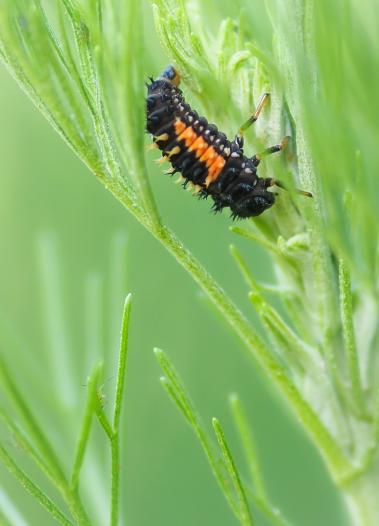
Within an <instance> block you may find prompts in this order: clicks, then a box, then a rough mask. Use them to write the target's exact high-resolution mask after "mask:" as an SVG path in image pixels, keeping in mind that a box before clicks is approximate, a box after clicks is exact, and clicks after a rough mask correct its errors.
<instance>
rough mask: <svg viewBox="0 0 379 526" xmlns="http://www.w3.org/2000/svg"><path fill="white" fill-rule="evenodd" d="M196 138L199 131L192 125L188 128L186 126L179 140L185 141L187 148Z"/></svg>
mask: <svg viewBox="0 0 379 526" xmlns="http://www.w3.org/2000/svg"><path fill="white" fill-rule="evenodd" d="M196 139H197V133H196V132H195V130H194V129H193V128H192V127H191V126H188V128H186V129H185V130H184V132H183V133H181V134H180V135H179V137H178V139H177V140H178V141H184V143H185V145H186V148H189V147H190V146H191V145H192V144H193V143H194V142H195V141H196Z"/></svg>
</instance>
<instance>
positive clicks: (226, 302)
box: [107, 181, 351, 478]
mask: <svg viewBox="0 0 379 526" xmlns="http://www.w3.org/2000/svg"><path fill="white" fill-rule="evenodd" d="M107 188H108V190H110V191H111V193H112V194H113V195H114V197H115V198H116V199H117V200H118V201H120V202H121V203H122V204H123V205H124V206H125V207H126V208H127V209H128V210H129V211H130V212H131V213H132V214H133V215H134V216H135V217H137V219H138V220H139V221H140V222H141V223H142V224H143V226H145V228H147V229H148V230H149V231H150V232H151V233H152V234H153V235H154V237H155V238H156V239H158V241H160V243H162V245H163V246H164V247H165V248H166V249H167V250H168V251H169V252H170V253H171V254H172V255H173V256H174V257H175V259H176V260H177V261H178V262H179V263H180V264H181V265H182V267H183V268H184V269H185V270H186V271H187V272H188V273H189V274H190V275H191V276H192V278H193V279H194V280H195V282H196V283H198V284H199V285H200V287H201V288H202V289H203V290H204V292H205V293H206V294H207V296H208V297H209V298H210V300H211V301H212V302H213V303H214V305H215V306H216V307H217V308H218V309H219V310H220V312H221V314H222V315H223V316H224V318H225V319H226V320H227V321H228V323H229V324H230V326H231V327H232V328H233V330H234V331H235V332H236V334H237V335H238V336H239V338H240V339H241V340H242V341H243V343H244V344H245V345H246V347H247V348H248V350H249V352H250V353H251V354H252V355H253V357H254V358H255V359H257V360H258V362H259V363H260V364H261V366H262V367H263V369H264V370H265V371H266V372H267V374H268V375H269V377H270V378H271V379H272V381H273V382H274V383H275V384H276V386H277V387H278V388H279V390H280V391H281V392H282V393H283V394H284V396H285V397H286V399H287V401H288V402H289V404H290V406H291V407H292V409H293V410H294V411H295V413H296V414H297V416H298V418H299V419H300V421H301V422H302V423H303V425H304V427H305V428H306V429H307V430H308V432H309V434H310V435H311V437H312V439H313V440H314V441H315V442H316V443H317V444H318V446H319V447H320V449H321V451H322V453H323V455H324V457H325V459H326V461H327V463H328V465H329V467H330V469H331V471H332V473H333V475H334V476H335V477H337V478H339V477H343V476H344V475H345V474H346V473H348V472H350V471H351V466H350V463H349V461H348V459H347V458H346V456H345V455H344V453H343V452H342V450H341V449H340V447H339V446H338V445H337V443H336V442H335V441H334V439H333V437H332V436H331V435H330V433H329V431H328V430H327V429H326V428H325V426H324V425H323V424H322V422H321V421H320V420H319V418H318V416H317V415H316V413H315V412H314V411H313V409H312V407H311V406H310V405H309V404H308V402H307V401H306V400H304V398H303V397H302V396H301V394H300V392H299V391H298V389H297V388H296V386H295V385H294V384H293V382H292V381H291V379H290V378H289V377H288V375H287V374H286V372H285V370H284V368H283V366H282V365H281V364H280V363H279V362H278V361H277V360H276V359H275V358H274V356H273V355H272V353H271V352H270V350H269V349H268V348H267V346H266V345H265V343H264V342H263V340H262V339H261V338H260V337H259V336H258V334H257V333H256V332H255V330H254V329H253V328H252V327H251V325H250V324H249V322H248V320H247V319H246V318H245V316H244V315H243V314H242V312H241V311H240V310H239V309H238V308H237V306H236V305H235V304H234V303H233V302H232V301H231V300H230V299H229V297H228V296H227V295H226V294H225V292H224V290H223V289H222V288H221V287H220V286H219V285H218V283H217V282H216V281H215V280H214V279H213V278H212V276H211V275H210V274H209V273H208V272H207V271H206V270H205V268H204V267H202V265H200V263H199V262H198V261H197V260H196V259H195V258H194V257H193V256H192V254H191V253H190V252H189V251H188V250H187V249H186V248H185V247H184V246H183V244H182V243H181V242H180V241H179V240H178V238H177V237H176V236H175V234H174V233H172V232H171V231H170V230H169V229H168V228H167V227H166V226H162V227H161V228H159V229H153V228H152V226H151V223H150V221H149V220H148V218H146V216H144V213H143V211H142V210H140V209H139V208H137V207H135V206H131V204H130V201H129V199H128V197H127V196H126V195H125V194H124V192H123V186H120V185H119V184H117V183H116V182H114V181H112V182H111V183H108V184H107Z"/></svg>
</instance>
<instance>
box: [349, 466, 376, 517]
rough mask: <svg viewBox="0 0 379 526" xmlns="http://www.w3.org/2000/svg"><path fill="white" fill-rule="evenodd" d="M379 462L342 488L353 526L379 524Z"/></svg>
mask: <svg viewBox="0 0 379 526" xmlns="http://www.w3.org/2000/svg"><path fill="white" fill-rule="evenodd" d="M378 468H379V461H378V460H377V461H376V462H375V463H374V464H373V465H372V466H371V467H370V469H369V470H367V471H365V472H364V473H362V474H361V475H360V476H359V477H358V478H356V479H354V480H353V481H352V482H350V483H349V484H347V485H346V486H344V487H342V488H341V489H342V495H343V497H344V499H345V502H346V505H347V509H348V510H349V512H350V523H351V526H377V525H378V524H379V498H378V488H379V469H378Z"/></svg>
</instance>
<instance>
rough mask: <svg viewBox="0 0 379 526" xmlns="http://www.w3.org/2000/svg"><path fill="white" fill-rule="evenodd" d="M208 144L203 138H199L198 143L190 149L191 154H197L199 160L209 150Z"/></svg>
mask: <svg viewBox="0 0 379 526" xmlns="http://www.w3.org/2000/svg"><path fill="white" fill-rule="evenodd" d="M208 146H209V145H208V143H207V142H205V141H204V139H203V138H202V136H201V135H200V137H198V138H197V139H196V141H195V142H194V143H193V144H191V147H190V148H189V151H190V152H195V155H196V157H197V158H198V159H199V158H200V157H201V156H202V155H203V153H204V152H205V151H206V150H207V149H208Z"/></svg>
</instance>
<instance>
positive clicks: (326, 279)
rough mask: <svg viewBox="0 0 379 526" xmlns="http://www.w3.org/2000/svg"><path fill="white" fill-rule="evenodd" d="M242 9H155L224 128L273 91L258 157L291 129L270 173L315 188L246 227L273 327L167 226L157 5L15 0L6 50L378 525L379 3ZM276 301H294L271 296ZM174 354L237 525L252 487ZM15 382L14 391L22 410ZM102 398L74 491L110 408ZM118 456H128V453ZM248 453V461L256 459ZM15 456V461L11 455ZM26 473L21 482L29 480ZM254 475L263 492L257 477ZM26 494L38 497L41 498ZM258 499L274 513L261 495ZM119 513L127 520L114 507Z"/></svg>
mask: <svg viewBox="0 0 379 526" xmlns="http://www.w3.org/2000/svg"><path fill="white" fill-rule="evenodd" d="M237 4H238V13H237V14H238V18H235V19H231V18H227V17H225V18H224V19H223V20H221V18H222V17H221V16H220V20H218V21H217V23H218V27H217V28H215V27H212V28H210V27H209V26H208V23H207V21H208V20H209V16H207V15H208V14H209V13H208V11H209V10H211V9H213V11H212V13H214V6H213V5H212V4H211V3H206V2H202V3H201V2H199V1H197V0H191V1H188V2H184V1H183V0H156V1H155V2H154V3H153V6H152V7H153V10H154V16H155V24H156V28H157V32H158V34H159V37H160V40H161V42H162V45H163V46H164V47H165V49H166V51H167V54H168V55H169V56H170V59H171V60H172V61H173V62H174V63H175V64H176V66H177V67H178V68H179V69H180V71H181V73H182V74H183V80H184V84H185V86H186V88H187V89H188V91H189V92H190V93H191V94H192V95H193V97H195V98H196V99H197V100H198V102H199V104H200V105H201V106H202V107H203V108H204V109H205V110H206V112H207V115H208V117H209V118H216V115H217V113H218V111H219V108H221V107H222V108H226V110H225V112H224V113H223V114H222V115H221V116H220V115H217V117H218V122H220V125H224V126H225V127H226V128H227V131H229V132H230V133H232V132H233V131H234V130H236V129H238V125H239V124H240V120H241V119H240V117H237V114H239V115H241V113H243V114H246V113H248V112H249V111H251V108H252V107H253V106H254V101H256V100H257V96H258V95H259V94H260V93H262V92H263V91H270V93H271V106H270V109H269V110H268V111H267V113H266V115H265V116H263V117H262V120H261V122H260V123H259V124H258V125H257V127H256V130H255V131H256V133H257V135H258V136H259V140H258V139H257V143H258V146H260V145H261V144H263V143H264V144H271V143H274V142H277V140H278V139H279V138H281V137H282V136H284V135H287V134H289V135H291V136H292V138H293V140H292V147H291V148H290V149H289V151H288V153H287V154H286V156H283V157H282V158H281V159H277V160H272V161H271V160H270V161H267V163H266V166H265V167H264V168H263V171H262V173H263V174H265V175H266V174H267V176H272V175H273V173H274V172H275V176H276V177H278V176H279V178H281V179H282V180H283V181H284V182H285V183H286V184H287V185H288V187H289V188H290V189H291V188H293V187H294V186H299V187H301V188H304V189H306V190H309V191H311V192H312V193H313V195H314V199H313V200H305V199H302V198H301V197H300V196H296V195H295V194H294V193H293V192H289V194H288V195H283V194H281V196H280V199H279V202H278V204H277V205H276V206H275V209H273V210H271V211H270V212H269V213H266V214H264V216H263V217H260V218H258V219H256V220H254V221H246V224H244V225H243V226H242V227H240V226H238V227H233V228H232V229H233V230H234V231H235V233H236V234H239V235H241V236H243V237H244V238H245V239H248V240H250V241H251V242H253V243H258V244H261V245H262V246H263V247H264V248H265V249H266V250H268V252H269V253H270V256H271V258H272V264H273V267H274V269H275V273H276V283H274V284H269V285H267V284H261V283H258V282H257V281H256V280H255V279H254V276H252V275H251V272H250V270H249V268H248V265H247V264H246V262H245V261H244V259H243V257H242V255H241V254H240V253H239V251H238V250H237V249H236V248H232V254H233V256H234V258H235V260H236V262H237V264H238V267H239V268H240V270H241V271H242V274H243V276H244V278H245V280H246V283H247V286H248V288H249V298H250V300H251V303H252V306H253V308H254V309H255V310H256V312H257V313H258V316H259V319H260V321H261V325H262V328H263V331H262V332H259V331H258V330H256V329H255V328H253V327H252V326H251V324H250V323H249V322H248V319H247V316H245V315H244V314H243V313H241V311H240V310H239V308H238V307H237V306H236V305H234V303H233V302H232V300H231V299H230V298H229V297H228V296H227V295H226V294H225V292H224V291H223V290H222V289H221V288H220V286H219V285H218V284H217V283H216V282H215V280H214V279H213V278H212V276H211V275H210V274H209V273H208V272H207V271H206V270H205V269H204V268H203V267H202V266H201V265H200V264H199V262H198V261H196V260H195V258H194V257H193V256H192V254H191V253H190V252H189V251H188V250H187V249H185V248H184V247H183V245H182V243H181V242H180V240H178V238H177V237H176V235H175V234H174V233H173V232H172V231H171V230H170V229H169V228H168V227H167V226H166V225H165V224H164V223H163V222H162V219H161V218H160V215H159V212H158V209H157V206H156V203H155V200H154V196H153V194H152V191H151V188H150V185H149V179H148V175H147V170H146V165H145V158H144V149H143V145H144V138H143V133H144V93H143V90H142V89H141V87H142V85H143V81H144V75H145V72H144V71H143V63H144V46H143V32H142V3H141V2H140V1H139V0H128V1H126V0H125V1H124V2H118V1H117V0H107V1H104V2H100V1H93V0H82V1H78V0H77V1H74V0H58V1H57V2H56V6H55V5H54V6H52V5H51V3H49V2H44V1H43V0H31V1H26V0H12V1H11V0H1V9H0V55H1V57H2V59H3V62H4V63H5V65H6V67H7V68H8V70H9V71H10V73H11V74H12V75H13V76H14V78H15V79H16V80H17V82H18V83H19V84H20V85H21V87H22V88H23V90H24V91H25V92H26V93H27V94H28V96H29V97H30V98H31V100H32V101H33V102H34V104H35V105H36V106H37V107H38V108H39V109H40V111H41V112H42V113H43V114H44V115H45V117H46V118H47V119H48V121H49V122H50V123H51V125H52V126H53V127H54V128H55V129H56V131H57V132H58V133H59V134H60V135H61V137H62V138H63V139H64V140H65V142H66V143H67V144H68V145H69V146H70V147H71V148H72V149H73V151H74V152H75V153H76V154H77V155H78V156H79V157H80V159H82V161H83V162H84V163H85V164H86V165H87V166H88V167H89V169H90V170H91V171H92V172H93V173H94V175H95V176H96V177H97V178H98V179H99V180H100V181H101V182H102V183H103V184H104V186H105V187H106V188H107V189H108V190H109V191H110V192H111V193H112V194H113V195H114V196H115V197H116V199H118V200H119V201H120V202H121V203H122V204H123V205H124V206H125V207H126V208H127V209H128V210H129V211H130V212H131V213H132V214H133V215H134V216H135V217H136V219H137V220H138V221H139V222H140V223H141V224H142V225H143V226H144V227H145V228H146V229H147V230H148V231H149V232H151V234H152V235H153V236H155V237H156V238H157V239H158V240H159V241H160V242H161V243H162V244H163V245H164V246H165V247H166V248H167V250H168V251H169V252H170V253H172V254H173V256H174V257H175V258H176V260H177V261H178V263H180V264H181V265H182V266H183V267H184V268H185V269H186V270H187V271H188V272H189V274H190V275H191V276H192V277H193V278H194V279H195V281H196V282H197V283H198V284H199V285H200V286H201V287H202V289H203V290H204V292H205V293H206V294H207V295H208V296H209V298H210V299H211V300H212V302H213V303H214V304H215V305H216V306H217V308H218V309H219V311H220V313H221V314H222V316H223V318H224V320H225V322H226V323H228V324H229V325H230V326H231V327H232V328H233V330H234V331H235V332H236V334H237V335H238V336H239V337H240V338H241V339H242V341H243V342H244V344H245V346H246V348H247V350H248V351H249V352H250V353H251V354H252V355H253V356H254V357H255V358H256V359H257V360H258V361H259V363H260V364H261V366H262V368H263V369H264V371H265V372H266V373H267V375H268V376H269V377H270V378H271V380H272V383H273V385H275V386H276V387H277V388H278V389H279V391H280V392H281V393H282V395H283V397H284V399H285V400H286V403H287V404H288V406H289V407H291V408H292V410H293V412H294V414H295V415H296V417H297V419H298V420H299V422H300V423H301V425H302V426H303V428H304V430H305V431H306V432H307V433H308V434H309V436H310V437H311V439H312V441H313V443H314V444H315V446H316V447H317V448H318V450H319V451H320V453H321V454H322V456H323V458H324V460H325V463H326V465H327V467H328V469H329V471H330V474H331V477H332V478H333V480H334V482H335V484H336V486H337V487H338V488H339V489H340V491H341V495H343V496H344V497H345V499H346V503H347V505H348V509H349V511H350V515H351V521H352V523H353V524H356V525H365V526H370V525H374V524H377V522H378V520H379V506H378V500H377V498H376V495H375V494H374V493H373V491H372V487H373V484H374V485H375V484H376V482H377V480H378V477H379V472H378V470H377V456H376V453H377V447H378V444H379V436H378V435H379V433H378V429H379V410H378V407H379V403H378V391H379V378H378V375H377V353H376V349H377V342H378V323H377V320H378V302H377V297H378V294H377V292H378V268H379V267H378V254H379V250H378V236H377V227H376V225H377V224H378V217H377V214H378V209H379V208H378V206H377V203H376V200H377V192H376V191H375V190H376V177H375V174H376V173H377V170H378V159H377V156H376V155H375V145H374V138H375V137H376V133H375V132H376V127H377V123H376V118H375V115H376V114H377V112H376V111H375V109H376V105H377V104H378V102H377V97H376V94H377V92H378V89H377V88H378V85H377V84H378V79H377V78H376V77H375V76H373V75H372V71H376V66H377V58H376V57H377V56H378V49H377V47H378V44H377V41H376V39H375V27H376V26H375V20H377V17H378V15H377V10H376V9H375V6H374V5H373V2H370V1H369V0H366V1H365V2H363V4H360V6H358V5H357V4H356V3H355V2H353V0H350V1H349V2H339V1H338V2H334V3H333V5H330V3H328V2H326V0H321V2H317V5H316V4H315V3H314V2H313V1H312V0H290V1H288V2H285V3H283V2H282V1H281V0H266V2H265V4H264V9H261V10H260V14H261V17H254V15H255V8H258V6H254V5H252V3H251V2H248V1H247V0H240V1H239V2H238V3H237ZM237 4H236V5H237ZM217 5H218V12H220V13H223V12H225V13H226V12H227V4H226V2H224V1H220V2H218V4H217ZM363 5H364V7H363ZM260 23H262V25H263V26H264V28H265V31H262V30H261V29H260V28H259V24H260ZM267 34H268V35H269V38H267ZM227 103H228V104H227ZM251 133H252V132H251ZM272 293H274V294H275V298H276V299H279V300H280V301H279V305H278V302H277V301H271V299H270V298H271V295H272ZM363 320H364V322H365V323H364V324H363V323H362V321H363ZM261 333H262V334H263V336H261V335H260V334H261ZM159 356H160V357H161V358H162V356H163V355H159ZM162 360H163V358H162V359H161V365H162V366H164V367H163V368H164V371H165V376H166V380H164V382H163V383H164V385H165V387H166V389H167V390H168V391H169V393H170V395H171V396H172V397H173V398H174V400H175V401H176V403H177V405H178V406H179V408H180V409H181V411H182V412H183V414H184V416H185V417H186V419H187V420H188V421H189V423H190V424H191V425H192V427H193V428H194V430H195V432H196V434H197V435H198V438H199V439H200V442H201V443H202V445H203V448H204V449H205V451H206V454H207V457H208V460H210V463H211V466H212V469H213V471H214V472H215V474H216V478H217V479H218V481H219V483H220V486H221V487H222V489H223V491H224V493H225V495H226V497H227V500H228V502H229V503H230V505H231V508H232V510H233V511H234V513H235V514H236V516H237V518H239V520H240V522H241V524H251V515H250V511H249V509H248V506H247V503H246V502H247V501H246V498H247V495H248V492H247V491H246V489H245V488H244V484H243V482H241V478H240V476H239V474H238V472H237V471H236V468H235V464H234V461H233V458H232V455H231V452H230V448H229V447H228V445H227V444H226V441H225V434H224V432H223V430H222V429H221V427H220V424H219V423H218V421H217V420H215V421H214V430H215V433H216V439H217V444H218V446H219V449H220V452H219V453H218V454H219V457H217V458H218V460H217V462H216V460H215V459H216V457H214V453H213V449H212V450H211V449H210V446H209V445H208V439H207V438H205V436H204V435H203V433H202V432H200V431H199V430H200V429H201V428H200V427H199V426H198V424H197V417H196V416H194V413H193V410H192V409H191V406H190V405H189V401H188V398H187V395H185V393H184V392H183V390H182V388H181V384H180V383H178V384H176V381H174V379H175V378H176V374H175V373H172V374H173V375H174V376H172V378H171V377H170V375H169V371H171V372H172V368H171V366H170V364H169V362H167V361H162ZM165 368H166V369H165ZM4 371H5V372H4V373H3V376H4V381H5V383H6V385H8V391H9V395H12V397H13V399H14V400H15V401H16V402H17V403H19V404H20V403H21V401H20V400H19V397H18V392H17V390H15V387H14V384H13V383H12V382H11V380H10V376H9V375H8V374H7V373H6V369H4ZM98 374H99V372H98V371H97V370H95V372H94V373H93V376H91V378H92V380H91V381H92V382H94V383H93V385H96V382H97V380H96V378H97V375H98ZM170 374H171V373H170ZM167 382H168V383H167ZM91 392H92V391H91V389H89V399H88V402H87V409H86V413H85V417H84V420H83V427H82V434H81V440H80V441H79V442H78V448H77V455H76V461H75V463H74V467H75V469H74V475H73V481H72V482H73V488H75V487H76V484H77V478H78V474H79V472H80V466H81V462H82V456H83V450H84V449H83V448H84V447H85V444H86V440H87V435H88V431H89V426H90V424H91V418H92V416H91V415H92V413H93V408H94V407H95V402H94V400H93V398H91ZM22 407H23V404H22V403H21V405H20V411H21V412H23V409H22ZM237 414H238V415H239V418H237V421H238V422H239V428H240V430H241V426H242V427H243V429H244V428H245V426H244V424H243V421H242V420H241V413H240V412H238V411H237ZM28 415H29V411H28V412H27V414H24V415H23V416H24V418H25V419H26V422H27V423H28V427H29V432H31V433H32V434H33V436H34V439H35V440H36V442H37V444H38V446H39V448H40V449H41V451H42V453H43V457H44V458H45V457H46V458H47V459H48V460H49V462H48V465H47V466H46V467H47V468H48V469H49V470H50V471H51V470H52V472H53V473H52V474H53V476H54V477H55V478H56V477H58V478H59V480H60V486H61V487H63V490H62V491H63V493H64V494H65V495H66V498H67V497H68V496H70V495H69V493H67V492H69V491H71V490H72V488H71V487H70V486H68V488H66V486H65V484H67V481H65V480H64V479H63V478H62V474H61V469H60V467H59V466H58V465H57V463H56V460H55V459H54V456H52V452H51V451H50V446H49V445H48V444H46V443H45V440H44V438H43V437H42V436H41V434H40V431H39V428H38V427H36V424H35V423H34V419H32V420H30V416H28ZM98 417H99V418H100V421H101V422H102V425H103V427H104V430H105V432H106V433H107V435H108V437H109V438H110V439H111V437H112V436H113V434H114V433H116V435H117V432H116V431H115V430H114V429H113V428H112V425H111V424H110V423H109V422H108V421H107V420H106V419H105V417H104V415H103V414H102V413H101V411H98ZM116 420H117V418H116V417H115V421H116ZM112 429H113V431H112ZM112 433H113V434H112ZM244 436H245V434H244ZM245 438H246V437H245ZM111 443H112V440H111ZM244 444H245V449H246V442H245V440H244ZM112 451H113V455H114V458H117V454H118V453H117V447H115V446H114V445H113V449H112ZM211 451H212V453H211ZM247 451H250V453H249V455H250V456H251V455H252V451H253V450H252V449H250V450H249V449H248V448H247ZM3 460H4V462H5V463H6V464H7V465H8V467H9V466H11V464H10V459H9V458H8V457H7V456H6V454H5V455H3ZM219 463H221V466H223V467H222V469H223V470H224V471H226V472H227V475H228V477H229V482H228V485H227V486H225V487H223V486H222V483H221V482H222V479H221V475H220V474H219V473H218V471H215V466H216V465H218V464H219ZM217 469H218V468H217ZM50 471H49V472H50ZM17 473H18V477H19V478H20V480H21V479H22V477H23V476H24V475H23V474H22V472H21V471H17ZM116 478H117V477H116ZM253 478H255V486H257V483H258V490H259V479H258V480H257V479H256V475H255V477H253ZM115 484H116V485H117V480H115ZM65 488H66V490H67V492H66V493H65V491H66V490H65ZM230 488H233V494H232V495H231V493H230V491H231V490H230ZM28 489H29V491H31V492H33V494H34V495H35V496H37V495H38V491H39V490H38V488H35V487H34V486H31V485H29V488H28ZM256 490H257V488H256ZM257 495H258V497H257ZM257 498H258V500H259V499H260V502H261V503H262V502H263V507H264V508H265V509H266V508H267V510H272V507H271V506H270V505H269V504H268V500H267V499H266V497H265V493H263V494H262V488H261V489H260V491H258V493H257V494H256V495H255V499H257ZM70 499H71V497H70ZM113 502H117V496H116V495H113ZM68 504H69V507H70V509H71V511H72V513H73V515H74V516H76V517H79V518H80V517H81V520H83V521H85V520H86V517H85V515H84V511H83V510H82V508H81V507H80V505H79V502H78V501H77V496H75V493H74V496H73V497H72V499H71V500H70V501H69V503H68ZM44 505H45V506H46V507H49V506H51V503H49V501H46V502H45V504H44ZM56 513H58V511H56ZM273 517H274V516H273ZM274 519H275V517H274ZM112 520H113V521H114V522H113V524H116V522H115V521H117V513H116V512H115V513H114V515H113V519H112ZM249 521H250V522H249ZM83 523H85V522H83Z"/></svg>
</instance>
